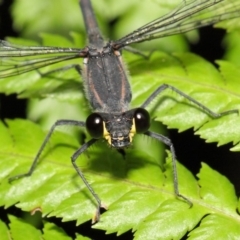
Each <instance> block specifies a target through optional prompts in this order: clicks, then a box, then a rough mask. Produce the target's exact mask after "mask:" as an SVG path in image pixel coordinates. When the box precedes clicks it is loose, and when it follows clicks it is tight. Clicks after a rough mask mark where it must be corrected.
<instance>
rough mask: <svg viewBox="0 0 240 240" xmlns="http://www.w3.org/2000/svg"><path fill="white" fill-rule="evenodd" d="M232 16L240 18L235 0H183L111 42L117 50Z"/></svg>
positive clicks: (238, 4)
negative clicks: (166, 11) (154, 18)
mask: <svg viewBox="0 0 240 240" xmlns="http://www.w3.org/2000/svg"><path fill="white" fill-rule="evenodd" d="M236 17H240V1H238V0H183V2H182V4H181V5H180V6H179V7H178V8H176V9H174V10H173V11H171V12H170V13H168V14H166V15H164V16H162V17H160V18H158V19H156V20H154V21H152V22H150V23H148V24H146V25H144V26H143V27H140V28H138V29H137V30H135V31H133V32H132V33H130V34H128V35H126V36H125V37H123V38H121V39H119V40H117V41H114V42H113V45H114V46H115V47H116V48H118V49H119V48H121V47H124V46H127V45H130V44H132V43H139V42H143V41H148V40H152V39H156V38H161V37H166V36H170V35H175V34H179V33H184V32H188V31H190V30H193V29H196V28H200V27H203V26H207V25H212V24H215V23H218V22H220V21H223V20H227V19H232V18H236Z"/></svg>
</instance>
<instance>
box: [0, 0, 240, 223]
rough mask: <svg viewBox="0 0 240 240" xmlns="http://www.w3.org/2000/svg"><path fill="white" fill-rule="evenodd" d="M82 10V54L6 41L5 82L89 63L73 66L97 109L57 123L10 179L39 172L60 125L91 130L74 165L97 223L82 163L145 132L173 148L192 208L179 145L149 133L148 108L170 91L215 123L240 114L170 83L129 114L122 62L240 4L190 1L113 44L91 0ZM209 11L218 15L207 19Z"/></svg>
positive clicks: (1, 52)
mask: <svg viewBox="0 0 240 240" xmlns="http://www.w3.org/2000/svg"><path fill="white" fill-rule="evenodd" d="M80 6H81V10H82V14H83V18H84V23H85V27H86V31H87V36H88V42H89V44H88V46H86V47H84V48H82V49H78V48H75V49H73V48H59V47H24V46H18V45H14V44H11V43H9V42H6V41H3V40H1V41H0V57H1V59H2V61H3V62H4V59H7V60H8V61H9V62H11V60H12V65H11V64H10V65H9V64H8V65H1V66H0V67H1V69H0V78H6V77H10V76H15V75H19V74H22V73H26V72H29V71H32V70H37V69H39V68H41V67H45V66H47V65H51V64H55V63H59V62H62V61H67V60H72V59H76V58H83V67H80V66H79V65H77V64H76V65H72V67H75V68H76V70H77V71H78V72H79V74H80V75H82V77H83V80H84V84H85V91H86V96H87V99H88V100H89V102H90V104H91V107H92V109H93V113H92V114H90V115H89V116H88V118H87V120H86V122H83V121H75V120H65V119H61V120H58V121H56V122H55V123H54V125H53V126H52V127H51V129H50V131H49V133H48V135H47V136H46V138H45V140H44V141H43V143H42V145H41V147H40V149H39V151H38V153H37V155H36V157H35V159H34V161H33V163H32V165H31V167H30V169H29V171H28V172H27V173H24V174H20V175H16V176H14V177H11V178H10V179H9V180H10V181H13V180H16V179H19V178H21V177H24V176H30V175H31V174H32V173H33V171H34V168H35V167H36V165H37V162H38V159H39V157H40V155H41V154H42V151H43V150H44V148H45V146H46V144H47V142H48V141H49V139H50V137H51V135H52V133H53V132H54V130H55V129H56V128H57V127H58V126H61V125H72V126H79V127H86V129H87V131H88V132H89V134H90V135H91V136H92V139H91V140H90V141H88V142H86V143H85V144H83V145H82V146H81V147H80V148H79V149H78V150H77V151H76V152H75V153H74V154H73V155H72V157H71V160H72V164H73V166H74V168H75V170H76V171H77V173H78V174H79V176H80V177H81V179H82V180H83V182H84V183H85V185H86V186H87V188H88V189H89V191H90V192H91V194H92V195H93V197H94V198H95V199H96V202H97V214H96V216H95V219H94V222H95V221H98V220H99V217H100V208H101V207H102V204H101V200H100V198H99V197H98V195H97V194H96V193H95V191H94V189H93V188H92V187H91V185H90V184H89V183H88V181H87V180H86V178H85V177H84V175H83V173H82V171H81V169H80V168H79V167H78V166H77V164H76V160H77V158H78V157H79V156H80V155H81V154H82V153H83V152H84V151H85V150H86V149H87V148H89V147H90V146H91V145H93V144H94V143H95V142H97V141H98V140H99V139H105V140H106V141H107V142H108V144H109V145H110V146H111V147H113V148H116V149H118V150H119V149H123V148H126V147H128V146H130V145H131V143H132V139H133V137H134V135H135V134H136V133H142V134H145V135H147V136H150V137H152V138H154V139H156V140H158V141H160V142H163V143H165V144H166V145H168V146H169V147H170V150H171V153H172V164H173V174H174V190H175V194H176V196H178V197H180V198H182V199H184V200H185V201H187V202H188V203H189V204H190V205H192V203H191V201H190V200H189V199H188V198H186V197H185V196H183V195H181V194H180V193H179V189H178V177H177V169H176V156H175V150H174V147H173V144H172V142H171V140H170V139H169V138H167V137H165V136H163V135H161V134H158V133H154V132H151V131H149V130H148V129H149V127H150V116H149V113H148V112H147V111H146V110H145V108H146V107H147V106H148V105H149V103H150V102H151V101H152V100H153V99H154V98H155V97H156V96H158V95H159V94H160V93H162V92H163V91H164V90H165V89H171V90H172V91H174V92H176V93H177V94H179V95H181V96H182V97H184V98H186V99H187V100H189V101H190V102H192V103H193V104H196V106H198V107H199V108H200V109H202V110H203V111H204V112H206V113H207V114H209V115H210V116H211V117H212V118H218V117H221V116H223V115H227V114H230V113H237V112H238V111H237V110H230V111H225V112H222V113H215V112H212V111H211V110H210V109H208V108H207V107H206V106H204V105H202V104H201V103H200V102H198V101H196V100H194V99H193V98H192V97H190V96H188V95H186V94H185V93H183V92H182V91H180V90H178V89H177V88H175V87H174V86H170V85H168V84H163V85H161V86H159V87H158V88H157V89H156V90H155V91H154V92H153V93H152V94H151V95H150V96H149V97H148V98H147V100H146V101H145V102H144V103H143V104H142V105H141V106H140V107H139V108H135V109H131V110H129V106H128V105H129V103H130V101H131V97H132V94H131V89H130V85H129V82H128V79H127V75H126V73H125V69H124V66H123V63H122V59H121V50H122V49H124V48H126V47H128V46H129V45H131V44H133V43H139V42H144V41H148V40H152V39H156V38H161V37H166V36H170V35H174V34H179V33H183V32H187V31H190V30H193V29H196V28H200V27H203V26H207V25H212V24H215V23H218V22H220V21H222V20H227V19H231V18H236V17H240V2H236V1H233V0H232V1H231V0H190V1H186V0H184V1H183V2H182V4H181V5H180V6H179V7H178V8H176V9H174V10H173V11H171V12H170V13H168V14H167V15H165V16H163V17H160V18H158V19H156V20H154V21H152V22H150V23H148V24H146V25H144V26H143V27H141V28H138V29H137V30H135V31H134V32H132V33H130V34H128V35H126V36H124V37H123V38H121V39H119V40H116V41H109V42H105V41H104V39H103V37H102V35H101V33H100V31H99V28H98V25H97V22H96V19H95V16H94V14H93V9H92V6H91V3H90V0H81V1H80ZM206 12H212V13H214V14H211V15H208V14H206V15H205V13H206ZM203 13H204V14H203ZM40 55H44V56H45V57H44V58H41V57H40ZM53 55H54V56H53ZM24 57H32V58H31V60H29V61H19V59H21V58H24Z"/></svg>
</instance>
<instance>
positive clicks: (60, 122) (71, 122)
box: [8, 119, 85, 182]
mask: <svg viewBox="0 0 240 240" xmlns="http://www.w3.org/2000/svg"><path fill="white" fill-rule="evenodd" d="M62 125H71V126H79V127H84V126H85V123H84V122H81V121H75V120H65V119H61V120H57V121H56V122H55V123H54V124H53V126H52V127H51V129H50V131H49V132H48V134H47V136H46V138H45V139H44V141H43V143H42V145H41V147H40V149H39V150H38V153H37V155H36V157H35V158H34V160H33V162H32V165H31V167H30V169H29V171H28V172H27V173H23V174H18V175H16V176H13V177H10V178H9V179H8V181H9V182H12V181H14V180H16V179H19V178H22V177H26V176H31V175H32V173H33V171H34V169H35V167H36V165H37V162H38V159H39V157H40V156H41V154H42V152H43V150H44V148H45V146H46V144H47V143H48V141H49V139H50V138H51V136H52V134H53V132H54V131H55V129H56V127H58V126H62Z"/></svg>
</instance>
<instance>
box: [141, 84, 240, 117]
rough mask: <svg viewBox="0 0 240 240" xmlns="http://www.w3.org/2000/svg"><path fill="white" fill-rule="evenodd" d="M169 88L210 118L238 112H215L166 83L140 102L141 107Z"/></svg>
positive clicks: (234, 110) (235, 110) (144, 106)
mask: <svg viewBox="0 0 240 240" xmlns="http://www.w3.org/2000/svg"><path fill="white" fill-rule="evenodd" d="M168 88H169V89H171V90H172V91H174V92H176V93H177V94H179V95H180V96H182V97H184V98H186V99H187V100H188V101H190V102H192V103H194V104H195V105H197V106H198V107H199V108H201V109H202V110H203V111H204V112H206V113H208V114H209V115H210V116H211V117H212V118H219V117H222V116H225V115H228V114H232V113H237V114H238V113H239V111H238V110H237V109H233V110H228V111H225V112H221V113H215V112H213V111H211V110H210V109H209V108H207V107H206V106H205V105H203V104H201V103H200V102H198V101H197V100H195V99H194V98H192V97H190V96H189V95H187V94H185V93H184V92H182V91H180V90H179V89H177V88H175V87H173V86H171V85H168V84H163V85H161V86H160V87H159V88H157V89H156V90H155V91H154V92H153V93H152V94H151V95H150V96H149V97H148V99H147V100H146V101H145V102H144V103H143V104H142V106H141V107H142V108H146V107H147V106H148V105H149V103H150V102H151V101H152V100H153V99H154V98H156V97H157V96H158V95H159V94H160V93H161V92H163V91H164V90H166V89H168Z"/></svg>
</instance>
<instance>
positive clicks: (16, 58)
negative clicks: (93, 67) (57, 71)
mask: <svg viewBox="0 0 240 240" xmlns="http://www.w3.org/2000/svg"><path fill="white" fill-rule="evenodd" d="M86 54H87V50H86V49H78V48H59V47H35V46H34V47H25V46H20V45H15V44H11V43H9V42H6V41H3V40H0V78H6V77H11V76H15V75H18V74H22V73H26V72H29V71H32V70H36V69H39V68H42V67H45V66H48V65H52V64H55V63H59V62H63V61H67V60H71V59H75V58H82V57H84V56H86Z"/></svg>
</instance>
